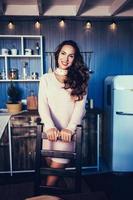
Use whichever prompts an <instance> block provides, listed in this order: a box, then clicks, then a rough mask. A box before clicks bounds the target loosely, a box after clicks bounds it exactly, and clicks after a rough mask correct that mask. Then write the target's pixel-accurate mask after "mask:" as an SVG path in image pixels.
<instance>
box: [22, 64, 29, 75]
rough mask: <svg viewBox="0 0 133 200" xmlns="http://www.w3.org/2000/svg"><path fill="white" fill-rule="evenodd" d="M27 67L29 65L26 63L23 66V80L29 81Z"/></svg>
mask: <svg viewBox="0 0 133 200" xmlns="http://www.w3.org/2000/svg"><path fill="white" fill-rule="evenodd" d="M27 65H28V63H27V62H25V63H24V66H23V79H27Z"/></svg>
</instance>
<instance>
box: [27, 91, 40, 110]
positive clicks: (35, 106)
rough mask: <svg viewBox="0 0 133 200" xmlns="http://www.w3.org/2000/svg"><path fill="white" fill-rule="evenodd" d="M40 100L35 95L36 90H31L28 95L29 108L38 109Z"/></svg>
mask: <svg viewBox="0 0 133 200" xmlns="http://www.w3.org/2000/svg"><path fill="white" fill-rule="evenodd" d="M37 109H38V100H37V96H35V95H34V91H33V90H31V91H30V95H29V96H28V97H27V110H37Z"/></svg>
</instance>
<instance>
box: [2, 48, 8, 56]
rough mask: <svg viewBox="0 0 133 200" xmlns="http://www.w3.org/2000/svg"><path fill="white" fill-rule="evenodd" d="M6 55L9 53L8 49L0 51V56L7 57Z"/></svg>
mask: <svg viewBox="0 0 133 200" xmlns="http://www.w3.org/2000/svg"><path fill="white" fill-rule="evenodd" d="M8 53H9V50H8V49H4V48H2V49H1V54H2V55H8Z"/></svg>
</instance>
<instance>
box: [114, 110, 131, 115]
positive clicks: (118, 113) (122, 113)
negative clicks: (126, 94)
mask: <svg viewBox="0 0 133 200" xmlns="http://www.w3.org/2000/svg"><path fill="white" fill-rule="evenodd" d="M116 114H117V115H131V116H133V113H126V112H120V111H117V112H116Z"/></svg>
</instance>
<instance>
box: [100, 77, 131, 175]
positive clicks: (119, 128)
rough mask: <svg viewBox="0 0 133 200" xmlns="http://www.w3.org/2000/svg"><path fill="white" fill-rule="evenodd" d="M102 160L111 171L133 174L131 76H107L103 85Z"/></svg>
mask: <svg viewBox="0 0 133 200" xmlns="http://www.w3.org/2000/svg"><path fill="white" fill-rule="evenodd" d="M104 109H105V133H104V140H103V145H104V158H105V161H106V163H107V166H108V167H109V169H110V170H111V171H116V172H132V171H133V75H118V76H110V77H107V78H106V79H105V84H104Z"/></svg>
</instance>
